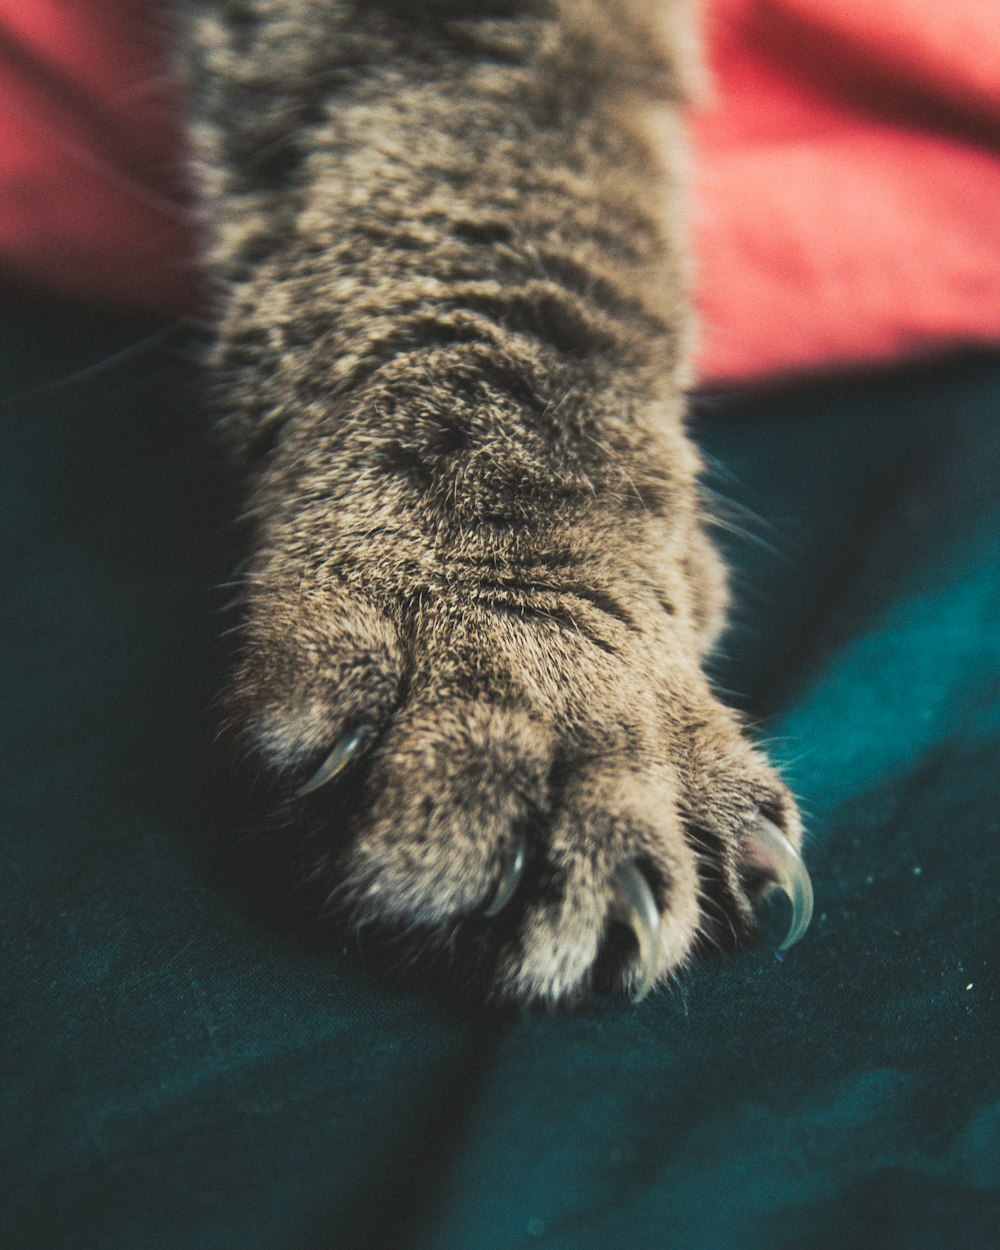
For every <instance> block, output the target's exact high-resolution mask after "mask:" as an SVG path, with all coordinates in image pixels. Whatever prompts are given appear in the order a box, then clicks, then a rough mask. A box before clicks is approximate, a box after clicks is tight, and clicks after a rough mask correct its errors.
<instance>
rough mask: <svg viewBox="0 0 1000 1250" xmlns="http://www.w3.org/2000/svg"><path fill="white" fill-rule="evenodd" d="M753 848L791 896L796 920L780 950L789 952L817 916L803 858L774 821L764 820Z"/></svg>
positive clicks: (751, 842)
mask: <svg viewBox="0 0 1000 1250" xmlns="http://www.w3.org/2000/svg"><path fill="white" fill-rule="evenodd" d="M748 842H749V846H750V850H751V854H752V855H753V857H754V859H755V860H756V861H757V862H758V863H759V864H760V865H761V866H763V867H764V869H765V871H766V873H767V875H768V876H769V877H770V879H771V880H772V881H773V882H774V884H775V885H776V886H777V887H778V889H779V890H783V891H784V893H785V894H786V895H787V896H788V901H789V902H790V903H791V905H792V919H791V922H790V924H789V926H788V933H787V934H786V936H785V940H784V941H783V942H782V943H781V945H780V946H779V947H778V950H780V951H785V950H788V948H789V947H790V946H794V945H795V943H796V942H797V941H798V940H799V938H800V937H802V935H803V933H805V931H806V929H808V928H809V922H810V920H812V914H813V888H812V881H811V880H810V877H809V872H808V870H807V869H806V866H805V864H804V863H803V862H802V857H801V856H800V855H799V853H798V851H797V850H796V849H795V847H794V846H792V844H791V842H789V840H788V839H787V838H786V837H785V835H784V834H783V833H782V832H781V830H780V829H779V828H778V826H777V825H776V824H774V822H773V821H770V820H768V819H767V817H766V816H761V817H760V818H759V820H758V822H757V828H756V829H755V830H754V832H753V833H752V834H751V835H750V837H749V839H748Z"/></svg>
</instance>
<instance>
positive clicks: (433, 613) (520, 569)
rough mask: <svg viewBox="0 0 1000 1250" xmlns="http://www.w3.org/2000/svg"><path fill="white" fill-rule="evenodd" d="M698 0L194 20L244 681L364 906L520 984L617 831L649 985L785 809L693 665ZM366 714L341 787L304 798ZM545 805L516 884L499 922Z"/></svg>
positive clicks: (341, 10) (396, 4)
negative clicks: (686, 197)
mask: <svg viewBox="0 0 1000 1250" xmlns="http://www.w3.org/2000/svg"><path fill="white" fill-rule="evenodd" d="M690 9H691V5H690V4H689V3H688V0H664V2H663V3H661V4H653V3H643V0H480V2H478V3H477V2H475V0H381V2H380V0H371V2H361V0H358V2H357V3H352V2H350V0H238V2H237V0H225V2H220V3H211V4H202V5H200V6H195V7H194V8H193V11H192V14H191V18H190V24H189V41H188V43H189V58H188V63H189V77H190V85H191V98H192V101H193V104H192V112H193V121H192V131H193V134H194V138H195V147H196V152H197V161H198V168H199V172H200V180H201V185H202V187H203V191H204V200H205V204H206V207H207V217H208V222H209V227H210V237H211V244H210V259H211V265H212V267H213V269H214V272H215V274H216V275H217V277H218V279H219V305H220V316H219V332H218V340H217V346H216V348H215V351H214V365H215V369H216V371H217V375H218V378H219V380H220V388H219V393H220V396H221V403H222V406H223V412H222V426H223V430H224V433H225V435H226V436H227V438H228V441H229V443H230V444H231V446H232V448H233V451H234V453H235V455H236V456H237V457H238V458H239V460H240V462H241V463H242V464H243V466H244V467H245V470H246V472H247V477H248V482H249V487H248V490H249V506H250V510H251V512H252V515H253V517H254V519H255V540H254V553H255V554H254V556H253V559H252V560H251V563H250V566H249V569H248V572H247V574H246V578H245V588H244V594H245V605H246V625H245V632H244V635H243V642H242V653H241V660H240V663H239V666H238V670H237V672H236V673H235V676H234V678H233V682H232V687H231V690H230V692H229V696H228V704H229V708H230V712H231V715H232V718H233V720H234V722H235V723H236V725H237V728H238V730H239V732H240V733H241V735H242V736H243V738H244V740H245V742H246V743H247V744H249V746H250V747H251V748H252V750H253V751H254V752H255V754H256V757H257V758H258V759H259V761H260V763H261V765H262V766H263V767H264V768H266V769H268V770H270V771H271V772H272V773H273V774H274V775H276V776H277V778H278V782H279V785H283V786H284V794H285V798H286V801H287V802H288V803H290V804H291V809H290V810H291V811H292V812H293V813H294V815H295V818H296V820H297V821H298V822H299V823H300V824H301V826H302V827H303V829H309V828H313V829H316V828H322V829H323V830H324V836H323V845H322V849H321V850H319V851H317V853H316V872H317V874H318V875H320V876H321V877H324V878H326V879H327V880H328V884H329V888H330V890H331V891H332V892H333V894H334V896H335V897H336V898H337V899H338V900H340V901H341V902H342V903H344V905H345V906H346V907H347V908H348V909H349V912H350V915H351V916H352V917H353V918H354V920H355V921H356V922H358V923H361V922H371V921H374V922H377V923H378V924H381V925H384V926H385V927H387V928H389V929H392V928H401V927H405V928H407V929H408V930H409V931H410V932H411V933H412V935H413V936H412V940H413V941H419V940H420V938H421V936H425V937H426V936H427V935H433V934H435V933H436V934H438V935H439V936H440V935H442V934H447V935H448V937H449V940H451V941H454V942H457V943H458V944H460V945H461V944H462V943H463V942H465V943H466V945H467V946H469V947H470V949H471V950H472V954H473V956H474V957H475V958H477V959H478V960H479V963H480V967H481V970H482V974H483V977H484V980H485V983H486V984H487V986H488V989H489V991H490V992H491V993H493V994H495V995H497V996H499V997H502V998H510V999H514V1000H517V1001H527V1002H532V1001H542V1002H549V1003H556V1002H564V1001H570V1000H575V999H578V998H580V997H583V996H585V995H586V994H587V993H588V992H589V991H591V990H592V989H593V988H594V986H595V980H596V981H600V980H601V979H602V977H603V976H604V974H605V973H607V968H605V966H604V965H605V964H606V963H607V960H606V959H604V956H602V953H601V952H602V951H606V950H607V949H608V947H609V943H608V936H609V930H610V926H609V921H608V908H609V903H610V894H611V884H610V881H611V876H612V874H613V872H614V870H615V868H616V866H617V865H618V864H619V863H621V862H622V861H623V860H625V859H632V860H635V861H636V862H637V863H638V864H639V865H640V866H641V868H642V870H643V872H644V873H645V874H646V876H647V877H648V879H649V881H650V883H651V885H652V887H653V889H654V892H655V895H656V899H657V902H658V905H659V907H660V910H661V913H662V942H661V952H660V954H661V958H660V967H659V978H660V980H661V981H664V982H665V981H667V980H669V978H670V977H671V975H672V974H673V973H674V972H676V970H678V969H679V968H680V967H681V966H682V965H683V964H684V963H685V962H686V961H688V960H689V959H690V957H691V956H692V953H693V952H694V951H695V950H696V948H697V947H698V946H699V945H703V944H705V943H721V942H722V941H723V940H724V939H725V937H726V936H727V935H733V936H735V937H736V938H742V937H745V936H747V935H748V934H749V933H750V932H751V931H752V928H753V912H752V908H751V898H750V894H751V893H752V891H753V888H754V882H752V881H751V880H750V873H749V870H748V869H747V867H746V864H745V862H744V858H745V856H744V839H745V838H746V836H747V834H748V831H749V830H750V829H751V828H752V826H753V824H754V821H755V820H756V817H757V815H758V813H759V812H761V811H763V812H765V813H767V814H768V815H769V816H770V817H771V818H772V819H774V820H776V821H777V822H778V823H779V824H780V825H781V826H782V827H783V828H784V830H785V831H786V833H787V834H788V836H789V837H790V838H791V839H792V840H793V841H794V842H796V843H798V841H799V839H800V825H799V820H798V816H797V814H796V809H795V805H794V802H793V801H792V799H791V797H790V796H789V794H788V792H787V790H786V789H785V787H784V785H783V784H782V783H781V781H780V780H779V779H778V778H777V777H776V775H775V773H774V772H773V770H772V769H771V767H770V765H769V764H768V763H767V761H766V760H765V759H764V758H763V756H762V755H761V754H760V753H759V752H758V751H757V750H756V749H755V748H754V747H752V746H751V745H750V743H749V742H748V741H747V739H746V737H745V735H744V732H743V727H742V726H741V724H740V722H739V719H738V717H737V716H736V715H735V714H734V713H733V712H732V711H730V710H729V709H727V708H726V707H724V706H723V705H722V704H721V703H720V702H719V701H718V700H717V698H716V697H715V695H714V694H713V692H712V690H711V689H710V687H709V684H708V681H707V680H706V678H705V676H704V674H703V671H702V660H703V658H704V657H705V655H706V652H707V650H708V649H709V648H710V647H711V645H712V643H713V640H714V639H715V638H716V635H717V633H718V630H719V628H720V626H721V623H722V618H723V611H724V606H725V579H724V575H723V570H722V568H721V565H720V561H719V559H718V557H717V555H716V554H715V552H714V550H713V548H712V546H711V545H710V543H709V541H708V540H707V538H706V536H705V520H704V518H703V515H702V504H701V502H700V499H699V493H698V484H697V479H698V474H699V469H700V465H699V459H698V456H697V453H696V452H695V450H694V448H693V446H692V444H691V443H690V442H689V440H688V438H687V436H686V435H685V432H684V429H683V413H684V397H683V388H684V387H685V385H686V384H687V383H688V381H689V370H690V356H691V338H692V334H691V317H690V313H689V310H688V301H687V294H686V276H685V275H686V262H685V246H684V241H683V232H682V229H681V223H682V221H683V216H684V214H683V203H682V196H683V181H684V179H683V168H684V152H683V141H682V135H681V131H680V126H679V117H680V112H681V107H682V103H683V101H684V99H685V97H686V95H687V93H688V92H689V90H690V87H691V84H692V82H694V81H695V80H696V79H697V71H698V58H697V50H696V44H695V40H694V38H693V35H692V29H693V23H692V21H691V17H692V14H691V12H690ZM357 727H361V728H362V729H363V731H364V732H365V733H367V734H368V735H369V738H370V740H371V742H372V744H373V745H372V746H371V749H370V751H369V753H368V755H367V758H366V759H365V761H364V764H363V769H364V771H363V772H362V773H360V774H357V773H356V774H355V777H354V780H353V782H352V784H353V785H354V788H355V792H356V798H355V801H354V802H353V803H352V804H346V805H345V803H343V802H341V801H339V800H338V789H337V787H331V788H329V789H325V790H319V791H318V792H317V793H316V794H314V795H310V796H309V797H308V798H305V799H301V800H295V799H294V798H290V797H289V796H290V795H291V794H292V792H293V791H294V788H295V786H296V785H297V784H299V783H301V782H302V780H303V779H304V778H305V777H307V776H308V775H309V773H310V772H311V771H312V770H314V769H315V768H316V766H317V764H318V763H319V762H320V761H321V760H322V759H323V757H324V756H325V755H326V754H327V753H328V752H329V751H330V749H331V748H332V747H333V746H334V744H335V743H336V742H337V741H338V740H339V739H341V738H342V737H343V735H344V734H345V733H347V732H349V731H351V730H352V729H355V728H357ZM358 796H359V797H358ZM521 834H523V835H525V836H526V837H527V840H528V845H529V860H528V869H527V872H526V875H525V879H524V882H523V883H522V886H521V888H520V890H519V892H518V895H517V897H516V898H515V900H514V901H513V903H512V904H511V906H510V907H509V908H508V909H507V910H506V912H505V913H504V914H503V915H502V916H501V918H500V919H498V920H497V921H496V922H495V923H487V922H484V921H483V919H482V917H481V913H482V911H483V909H484V907H485V906H486V905H487V904H488V902H489V900H490V898H491V896H492V894H493V891H494V889H495V887H496V883H497V880H498V877H499V875H500V874H501V873H502V871H503V866H504V864H505V863H506V862H507V861H508V859H509V857H510V855H511V854H512V851H513V847H514V846H515V843H516V839H517V838H518V836H520V835H521ZM758 884H759V883H758ZM612 945H613V944H612ZM622 953H623V955H624V956H625V957H624V958H623V959H621V960H619V961H618V962H617V963H615V964H614V966H613V967H611V969H610V974H609V975H610V985H611V986H612V987H613V988H620V989H626V988H628V985H629V983H630V980H631V978H632V977H633V976H634V973H633V971H632V970H631V964H630V961H629V960H628V958H627V955H628V951H627V948H626V949H625V950H624V951H623V952H622ZM602 959H603V960H604V963H602ZM619 964H620V965H621V966H619ZM602 969H603V971H602Z"/></svg>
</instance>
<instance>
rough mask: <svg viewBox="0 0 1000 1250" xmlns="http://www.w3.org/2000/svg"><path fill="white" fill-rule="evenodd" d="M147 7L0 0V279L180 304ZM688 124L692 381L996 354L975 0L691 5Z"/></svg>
mask: <svg viewBox="0 0 1000 1250" xmlns="http://www.w3.org/2000/svg"><path fill="white" fill-rule="evenodd" d="M158 12H159V6H158V5H157V3H156V0H115V3H114V4H109V3H107V2H106V0H31V2H30V3H27V2H26V0H0V135H2V142H0V264H2V265H3V267H4V269H5V270H6V272H7V273H8V274H9V275H13V276H15V277H17V278H20V279H21V280H24V281H28V282H31V283H33V284H35V285H36V286H43V287H47V288H49V289H51V290H54V291H58V292H61V293H64V294H68V295H73V296H78V297H86V298H90V299H94V298H96V299H100V300H102V301H112V302H117V303H119V304H122V305H125V306H131V307H135V308H144V309H155V310H158V311H165V312H171V313H174V312H180V311H184V310H187V309H191V308H192V307H194V306H196V304H197V299H198V294H197V292H198V281H197V274H196V266H195V265H194V263H193V261H192V259H191V258H192V255H193V235H192V228H191V223H190V218H189V214H188V213H187V211H186V209H185V207H184V203H183V178H182V177H181V174H180V166H181V160H180V158H179V155H178V154H179V153H180V152H181V145H180V139H179V132H178V127H177V124H176V107H175V105H176V101H175V99H174V98H173V94H172V91H171V88H170V85H169V81H170V80H169V73H168V72H167V57H166V56H165V54H164V51H163V50H164V48H165V47H166V46H167V42H168V41H167V39H166V38H165V30H164V25H163V22H162V19H161V18H159V17H158ZM708 29H709V47H710V51H711V60H712V62H713V72H714V78H715V87H714V101H713V103H712V104H710V105H709V106H706V107H705V108H703V109H702V110H701V111H700V112H699V113H698V115H697V117H696V119H695V130H696V152H697V178H696V185H697V195H696V200H695V208H696V236H697V252H698V257H699V279H698V292H699V301H698V302H699V305H700V307H701V310H702V334H703V350H702V360H701V373H702V375H703V376H705V377H708V378H714V379H731V380H738V379H748V378H752V377H758V376H761V375H765V374H774V373H781V372H788V371H801V370H805V369H809V368H813V367H817V366H821V367H824V368H828V367H831V366H834V365H839V364H849V363H861V362H866V361H872V360H879V359H886V358H890V357H893V356H898V355H901V354H912V353H915V352H918V351H922V350H925V349H929V348H934V347H939V346H944V345H946V344H952V343H957V342H984V341H985V342H989V341H992V342H996V341H997V339H998V338H1000V262H998V248H997V242H998V229H997V223H998V218H1000V161H998V160H997V150H998V148H1000V10H998V8H997V3H996V0H948V3H947V4H941V3H939V2H937V0H714V3H712V2H711V0H710V2H709V6H708Z"/></svg>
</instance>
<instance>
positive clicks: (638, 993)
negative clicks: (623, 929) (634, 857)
mask: <svg viewBox="0 0 1000 1250" xmlns="http://www.w3.org/2000/svg"><path fill="white" fill-rule="evenodd" d="M609 914H610V916H611V919H612V920H617V921H618V922H619V924H623V925H626V926H627V927H628V928H629V929H631V930H632V932H633V933H634V934H635V940H636V942H637V943H638V945H639V954H638V979H637V981H636V984H635V988H634V990H633V991H632V1001H633V1002H634V1003H640V1002H642V1000H643V999H644V998H645V997H646V995H647V994H648V993H649V991H650V990H651V989H652V988H653V985H654V983H655V982H656V972H657V968H658V966H659V959H658V958H657V955H658V952H659V948H660V913H659V911H658V909H657V906H656V900H655V899H654V898H653V891H652V890H651V889H650V888H649V882H648V881H647V880H646V878H645V877H644V876H643V875H642V873H641V872H640V871H639V869H638V868H637V867H636V865H635V864H634V863H632V861H631V860H628V861H626V862H625V863H624V864H622V865H621V866H620V867H619V868H618V871H617V872H616V873H615V876H614V881H613V893H612V895H611V909H610V913H609Z"/></svg>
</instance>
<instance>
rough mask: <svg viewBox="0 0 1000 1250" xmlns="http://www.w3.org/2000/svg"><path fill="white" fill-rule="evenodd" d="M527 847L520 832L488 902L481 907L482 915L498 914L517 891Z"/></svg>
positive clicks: (522, 872)
mask: <svg viewBox="0 0 1000 1250" xmlns="http://www.w3.org/2000/svg"><path fill="white" fill-rule="evenodd" d="M526 852H527V847H526V844H525V838H524V834H523V833H522V834H520V835H519V837H518V840H517V843H516V845H515V847H514V853H513V854H512V855H511V857H510V858H509V859H508V860H507V863H506V864H505V865H504V869H503V872H502V873H501V874H500V880H499V881H498V882H497V888H496V890H495V891H494V894H493V897H492V899H490V902H489V904H488V905H487V906H486V907H484V908H483V915H484V916H486V917H488V918H492V917H493V916H498V915H499V914H500V913H501V912H502V911H503V909H504V908H505V907H506V906H507V904H508V903H509V902H510V900H511V899H512V898H513V897H514V895H515V894H516V893H517V887H518V886H519V885H520V884H521V878H522V877H523V876H524V861H525V857H526Z"/></svg>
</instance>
